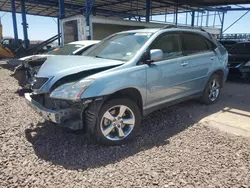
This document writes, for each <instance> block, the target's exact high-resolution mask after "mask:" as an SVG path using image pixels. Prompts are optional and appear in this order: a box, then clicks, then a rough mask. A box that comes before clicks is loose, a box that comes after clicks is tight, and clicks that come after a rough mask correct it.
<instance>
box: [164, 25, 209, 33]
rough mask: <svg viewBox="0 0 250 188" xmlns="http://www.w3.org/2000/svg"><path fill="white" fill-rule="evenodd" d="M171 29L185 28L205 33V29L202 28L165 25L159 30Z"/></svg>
mask: <svg viewBox="0 0 250 188" xmlns="http://www.w3.org/2000/svg"><path fill="white" fill-rule="evenodd" d="M171 28H187V29H196V30H200V31H203V32H206V33H207V31H206V30H205V29H203V28H202V27H198V28H197V27H192V26H178V25H166V26H164V27H162V28H161V29H171Z"/></svg>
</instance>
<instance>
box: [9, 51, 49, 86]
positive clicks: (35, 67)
mask: <svg viewBox="0 0 250 188" xmlns="http://www.w3.org/2000/svg"><path fill="white" fill-rule="evenodd" d="M46 60H47V56H41V57H40V56H38V57H36V58H33V59H25V60H19V62H20V63H19V65H18V66H16V67H15V69H14V73H13V75H12V76H13V77H14V78H15V79H16V80H17V81H18V84H19V86H21V87H22V88H24V89H31V87H32V85H33V84H34V80H35V76H36V75H37V73H38V71H39V69H40V67H41V66H42V64H43V63H44V62H45V61H46Z"/></svg>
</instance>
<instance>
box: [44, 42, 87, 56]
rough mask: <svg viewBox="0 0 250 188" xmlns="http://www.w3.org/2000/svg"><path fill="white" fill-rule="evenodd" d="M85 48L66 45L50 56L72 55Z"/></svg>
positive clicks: (78, 45) (52, 52) (76, 45)
mask: <svg viewBox="0 0 250 188" xmlns="http://www.w3.org/2000/svg"><path fill="white" fill-rule="evenodd" d="M83 46H84V45H81V44H65V45H64V46H63V47H61V48H56V49H54V50H52V51H50V52H48V54H50V55H70V54H72V53H73V52H74V51H76V50H77V49H79V48H82V47H83Z"/></svg>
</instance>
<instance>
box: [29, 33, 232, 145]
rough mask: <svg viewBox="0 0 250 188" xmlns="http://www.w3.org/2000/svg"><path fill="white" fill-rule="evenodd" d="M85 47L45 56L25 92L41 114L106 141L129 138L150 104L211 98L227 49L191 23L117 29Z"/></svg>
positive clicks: (151, 107) (221, 76)
mask: <svg viewBox="0 0 250 188" xmlns="http://www.w3.org/2000/svg"><path fill="white" fill-rule="evenodd" d="M83 55H84V56H55V57H49V58H48V59H47V61H46V62H45V63H44V64H43V66H42V67H41V68H40V70H39V71H38V73H37V75H36V79H35V81H34V84H33V86H32V90H33V92H32V93H25V98H26V101H27V103H28V105H29V106H31V107H32V108H33V109H34V110H35V111H37V112H38V113H39V114H40V115H42V116H43V117H44V118H45V119H47V120H49V121H52V122H54V123H57V124H63V126H66V127H69V128H71V129H86V130H87V131H88V132H90V133H93V135H94V136H95V138H96V139H97V140H98V141H99V142H100V143H102V144H107V145H117V144H124V143H126V142H127V141H128V140H130V139H132V138H134V137H135V136H136V135H137V134H138V132H139V129H140V124H141V119H142V116H146V115H147V114H149V113H151V112H152V111H154V110H157V109H160V108H163V107H166V106H169V105H172V104H174V103H178V102H180V101H184V100H188V99H191V98H197V97H198V98H200V100H201V101H202V102H203V103H205V104H213V103H215V102H216V101H217V100H218V98H219V95H220V93H221V89H222V87H223V83H224V81H225V80H226V78H227V73H228V69H227V63H228V53H227V51H226V49H225V48H224V47H223V46H222V45H221V44H220V43H218V42H217V40H215V39H214V38H213V37H212V36H211V35H210V34H208V33H207V32H203V31H200V30H193V29H180V28H162V29H142V30H132V31H126V32H121V33H117V34H114V35H111V36H110V37H108V38H106V39H104V40H103V41H102V42H100V43H99V44H97V45H96V46H95V47H93V48H91V49H89V50H87V51H86V52H85V53H84V54H83Z"/></svg>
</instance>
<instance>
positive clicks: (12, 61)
mask: <svg viewBox="0 0 250 188" xmlns="http://www.w3.org/2000/svg"><path fill="white" fill-rule="evenodd" d="M49 56H52V55H47V54H42V55H30V56H25V57H22V58H19V59H9V60H8V61H7V63H8V64H10V65H12V66H14V67H16V66H18V65H20V64H21V63H23V62H25V61H35V60H38V59H46V58H47V57H49Z"/></svg>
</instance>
